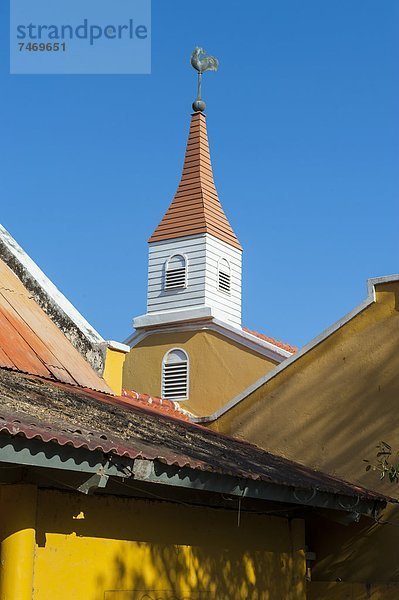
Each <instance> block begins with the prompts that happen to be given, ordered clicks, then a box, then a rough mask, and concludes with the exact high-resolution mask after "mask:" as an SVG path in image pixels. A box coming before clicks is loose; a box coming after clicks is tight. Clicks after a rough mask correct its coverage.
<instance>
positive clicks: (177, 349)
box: [161, 346, 190, 402]
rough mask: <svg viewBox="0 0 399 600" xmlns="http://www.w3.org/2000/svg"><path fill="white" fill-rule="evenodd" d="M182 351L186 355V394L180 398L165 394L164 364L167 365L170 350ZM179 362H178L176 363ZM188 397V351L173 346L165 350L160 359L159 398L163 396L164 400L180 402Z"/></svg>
mask: <svg viewBox="0 0 399 600" xmlns="http://www.w3.org/2000/svg"><path fill="white" fill-rule="evenodd" d="M176 351H177V352H182V353H183V354H184V356H185V357H186V360H185V361H182V362H185V363H186V395H185V396H184V397H181V398H170V397H168V396H165V366H166V365H167V358H168V356H169V354H171V353H172V352H176ZM176 364H179V363H176ZM189 397H190V357H189V355H188V353H187V352H186V351H185V350H184V348H179V347H177V346H176V347H174V348H170V349H169V350H167V352H165V354H164V356H163V359H162V369H161V398H163V399H164V400H171V401H172V402H182V401H184V400H188V399H189Z"/></svg>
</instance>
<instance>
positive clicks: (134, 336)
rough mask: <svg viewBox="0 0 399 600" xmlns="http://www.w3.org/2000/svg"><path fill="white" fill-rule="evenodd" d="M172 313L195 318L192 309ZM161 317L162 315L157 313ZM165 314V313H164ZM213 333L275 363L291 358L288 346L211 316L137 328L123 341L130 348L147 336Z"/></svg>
mask: <svg viewBox="0 0 399 600" xmlns="http://www.w3.org/2000/svg"><path fill="white" fill-rule="evenodd" d="M172 312H174V313H175V314H176V315H178V316H179V318H180V319H182V316H183V318H186V317H187V318H188V317H190V316H191V317H192V316H195V314H194V311H193V310H192V309H187V310H186V309H180V310H175V311H169V313H168V314H169V315H170V313H172ZM158 314H159V315H160V316H161V317H162V315H163V314H164V313H158ZM165 314H166V313H165ZM205 330H209V331H215V332H216V333H220V334H221V335H223V336H225V337H226V338H228V339H232V340H234V341H236V342H237V343H238V344H240V345H242V346H245V347H247V348H249V349H251V350H254V351H255V352H258V353H259V354H262V355H263V356H266V357H268V358H271V359H272V360H274V361H276V362H279V363H280V362H281V361H285V360H287V359H288V358H289V357H290V356H292V352H290V351H288V350H287V349H286V348H287V347H288V344H283V345H280V346H279V345H277V343H278V342H277V340H274V342H277V343H273V342H272V341H271V340H272V338H267V336H262V334H257V335H255V333H254V332H252V331H251V330H248V329H246V328H245V327H243V328H242V329H238V328H237V327H234V326H233V325H232V324H230V323H226V321H222V320H221V319H218V318H216V316H211V317H210V318H208V320H205V319H204V320H198V321H196V322H190V321H188V320H187V321H186V322H185V321H183V320H179V321H176V324H174V323H173V322H171V321H169V322H166V323H165V324H163V323H159V324H157V325H156V326H154V327H148V328H144V327H143V328H137V329H136V330H135V331H133V333H131V334H130V335H129V336H128V337H127V338H126V339H125V341H124V343H125V344H128V345H129V346H130V347H131V348H134V346H137V344H138V343H139V342H141V341H142V340H143V339H144V338H146V337H147V336H149V335H156V334H160V333H175V332H181V331H205Z"/></svg>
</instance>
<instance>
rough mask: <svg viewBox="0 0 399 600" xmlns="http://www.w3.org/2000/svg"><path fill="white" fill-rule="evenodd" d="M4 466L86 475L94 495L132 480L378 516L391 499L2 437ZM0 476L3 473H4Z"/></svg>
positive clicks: (86, 483)
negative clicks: (113, 480) (116, 481)
mask: <svg viewBox="0 0 399 600" xmlns="http://www.w3.org/2000/svg"><path fill="white" fill-rule="evenodd" d="M0 462H1V463H3V464H7V465H15V466H16V467H17V466H25V467H36V468H39V469H57V470H61V471H64V472H75V473H80V474H87V475H88V478H87V480H85V481H84V482H83V483H82V484H81V485H79V487H76V491H80V492H82V493H86V494H87V493H90V492H94V491H95V490H96V489H97V488H105V487H106V486H107V483H108V480H109V478H110V477H113V478H118V479H124V480H129V479H131V480H134V481H140V482H145V483H151V484H154V485H166V486H169V487H172V488H185V489H187V490H193V491H205V492H213V493H217V494H226V495H229V496H234V497H237V498H251V499H255V500H264V501H273V502H281V503H288V504H292V505H295V506H298V507H303V506H307V507H313V508H315V507H317V508H326V509H331V510H339V511H345V512H349V513H356V515H360V514H362V515H366V516H370V517H374V516H375V515H376V514H377V513H378V512H379V511H380V510H382V509H383V508H384V507H385V506H386V503H387V502H388V501H390V500H391V499H389V498H385V497H383V496H381V497H377V498H372V499H366V498H361V497H360V496H348V495H345V494H332V493H328V492H322V491H318V490H317V489H315V488H312V489H303V488H297V487H294V486H285V485H278V484H275V483H267V482H264V481H254V480H249V479H245V478H239V477H233V476H229V475H220V474H216V473H209V472H204V471H196V470H195V469H192V468H189V467H182V468H180V467H176V466H169V465H166V464H163V463H161V462H160V461H157V460H145V459H130V458H126V457H119V456H116V455H114V454H105V453H103V452H101V451H90V450H87V449H85V448H79V449H76V448H74V447H73V446H59V445H58V444H55V443H49V442H42V441H41V440H37V439H31V440H28V439H25V438H19V437H18V438H17V437H12V436H1V437H0ZM0 474H1V470H0Z"/></svg>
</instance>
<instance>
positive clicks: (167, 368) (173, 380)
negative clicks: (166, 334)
mask: <svg viewBox="0 0 399 600" xmlns="http://www.w3.org/2000/svg"><path fill="white" fill-rule="evenodd" d="M162 398H169V400H185V399H187V398H188V356H187V354H186V353H185V352H184V350H181V349H180V348H173V349H172V350H169V352H167V353H166V354H165V356H164V357H163V361H162Z"/></svg>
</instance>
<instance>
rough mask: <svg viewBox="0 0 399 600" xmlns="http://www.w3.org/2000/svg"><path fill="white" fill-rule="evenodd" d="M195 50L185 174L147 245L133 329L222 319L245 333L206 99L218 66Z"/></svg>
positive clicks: (237, 263)
mask: <svg viewBox="0 0 399 600" xmlns="http://www.w3.org/2000/svg"><path fill="white" fill-rule="evenodd" d="M203 55H204V50H203V49H202V48H196V49H195V50H194V52H193V54H192V56H191V64H192V66H193V67H194V68H195V69H196V70H197V72H198V95H197V99H196V100H195V101H194V103H193V109H194V113H193V114H192V115H191V123H190V132H189V136H188V142H187V148H186V155H185V159H184V166H183V173H182V176H181V180H180V183H179V186H178V188H177V192H176V194H175V197H174V198H173V201H172V203H171V205H170V206H169V208H168V210H167V212H166V214H165V216H164V217H163V219H162V221H161V222H160V223H159V225H158V227H157V228H156V229H155V231H154V233H153V234H152V236H151V237H150V239H149V258H148V294H147V313H146V314H145V315H142V316H140V317H136V319H134V322H133V323H134V327H135V328H136V329H140V328H154V327H162V326H170V325H171V324H173V325H176V324H179V323H190V324H192V323H195V322H198V321H201V322H208V323H209V322H212V321H217V322H219V323H224V324H225V325H227V326H230V327H233V328H235V329H240V330H241V271H242V249H241V246H240V242H239V241H238V239H237V237H236V235H235V233H234V231H233V229H232V227H231V225H230V223H229V221H228V219H227V217H226V215H225V214H224V212H223V208H222V206H221V204H220V201H219V198H218V194H217V191H216V187H215V183H214V180H213V173H212V165H211V158H210V151H209V144H208V134H207V130H206V117H205V115H204V114H203V111H204V110H205V102H204V101H203V100H202V98H201V81H202V73H203V72H205V71H209V70H216V69H217V68H218V64H219V63H218V60H217V59H216V58H215V57H213V56H203Z"/></svg>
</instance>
